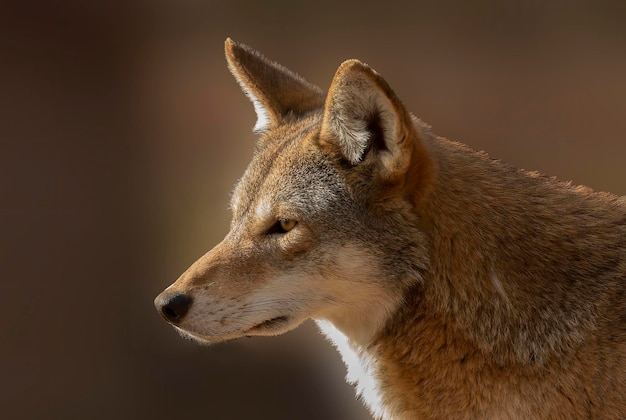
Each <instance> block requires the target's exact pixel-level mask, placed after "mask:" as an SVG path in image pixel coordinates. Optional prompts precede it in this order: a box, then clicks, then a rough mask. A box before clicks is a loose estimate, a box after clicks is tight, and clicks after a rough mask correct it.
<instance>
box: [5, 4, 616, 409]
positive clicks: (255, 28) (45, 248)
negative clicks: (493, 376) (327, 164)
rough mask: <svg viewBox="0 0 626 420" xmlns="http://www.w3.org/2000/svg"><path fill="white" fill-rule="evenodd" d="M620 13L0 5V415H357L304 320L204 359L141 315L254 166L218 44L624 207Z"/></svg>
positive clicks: (225, 218)
mask: <svg viewBox="0 0 626 420" xmlns="http://www.w3.org/2000/svg"><path fill="white" fill-rule="evenodd" d="M624 4H626V3H624V2H621V1H593V2H592V1H588V2H583V1H573V2H561V1H538V0H530V1H524V2H522V1H510V2H496V1H475V2H466V1H462V0H458V1H448V2H445V1H444V2H437V3H436V5H434V4H430V3H425V2H421V1H412V2H404V3H402V2H386V3H385V4H384V5H383V2H380V1H379V2H364V1H360V2H355V3H353V4H351V5H348V4H345V3H342V2H338V1H318V2H301V1H278V0H273V1H265V2H252V1H243V0H240V1H228V2H226V1H201V0H194V1H192V0H186V1H166V0H157V1H148V0H146V1H140V0H132V1H122V0H119V1H106V2H105V1H101V2H96V1H93V2H92V1H78V0H76V1H56V2H53V1H50V2H44V1H39V2H26V1H23V2H14V3H7V2H3V3H2V5H1V6H0V19H1V22H0V28H1V29H0V31H2V33H0V54H1V55H0V107H1V109H0V111H1V112H0V141H1V153H0V168H1V174H2V176H1V177H0V194H1V195H0V200H1V201H0V216H1V219H0V220H1V221H2V222H1V223H2V231H1V238H2V241H1V242H0V244H1V247H2V248H1V250H0V261H1V270H2V273H1V276H0V282H1V283H0V287H1V289H0V290H2V293H1V295H0V296H2V300H3V302H2V304H0V315H1V317H0V372H2V374H1V376H2V381H0V412H1V413H2V417H4V418H13V419H31V418H32V419H37V418H51V419H69V418H90V419H108V418H115V419H127V418H128V419H133V418H152V419H170V418H174V417H176V418H190V417H191V416H193V418H215V419H338V420H339V419H363V418H368V417H367V414H366V412H365V411H364V410H363V408H362V407H361V404H360V403H359V402H358V401H355V399H354V394H353V390H352V389H351V387H349V386H348V385H346V384H344V381H343V376H344V372H345V370H344V367H343V364H342V362H341V360H340V358H339V356H338V354H336V352H335V350H334V349H333V348H332V347H331V346H330V345H329V344H328V343H326V342H325V341H324V339H323V338H322V337H321V336H320V335H319V334H317V332H316V331H315V328H314V327H313V325H311V324H310V323H309V324H308V325H305V326H304V327H302V328H300V329H299V330H297V331H294V332H292V333H289V334H286V335H284V336H281V337H278V338H274V339H263V338H259V339H256V338H255V339H243V340H239V341H235V342H232V343H226V344H222V345H215V346H212V347H209V348H207V347H201V346H198V345H196V344H194V343H191V342H189V341H185V340H183V339H181V338H180V337H179V336H178V335H177V334H176V333H175V332H174V331H173V330H172V329H171V328H170V327H169V326H167V325H166V324H165V323H164V322H163V321H161V320H160V318H159V316H158V315H157V313H156V312H155V310H154V308H153V306H152V300H153V298H154V296H155V295H156V294H157V293H158V292H159V291H161V290H162V289H163V288H164V287H165V286H167V285H168V284H169V283H171V282H172V281H174V280H175V279H176V278H177V276H178V275H179V274H180V273H181V272H182V271H183V270H184V269H186V267H187V266H188V265H189V264H191V263H192V262H193V261H194V260H195V259H196V258H197V257H199V256H200V255H202V254H203V253H204V252H205V251H207V250H208V249H210V248H211V247H212V246H213V245H214V244H216V243H217V242H218V241H219V240H220V239H221V238H222V237H223V235H224V234H225V233H226V232H227V229H228V222H229V218H230V216H229V213H228V211H227V207H226V205H227V200H228V194H229V192H230V189H231V186H232V185H233V183H234V181H235V180H236V179H237V177H238V176H240V175H241V173H242V172H243V170H244V168H245V166H246V164H247V162H248V161H249V159H250V157H251V154H252V145H253V142H254V136H253V135H252V133H251V129H252V126H253V125H254V122H255V117H254V112H253V108H252V106H251V104H249V103H248V100H247V99H246V98H245V96H244V95H243V94H242V93H241V92H240V91H239V88H238V86H237V85H236V83H235V81H234V80H233V79H232V77H231V76H230V74H229V73H228V71H227V69H226V65H225V61H224V59H223V42H224V39H225V38H226V37H227V36H230V37H232V38H233V39H235V40H237V41H241V42H245V43H248V44H250V45H252V46H253V47H255V48H257V49H259V50H260V51H262V52H264V53H265V54H266V55H267V56H269V57H271V58H273V59H275V60H277V61H279V62H281V63H282V64H284V65H286V66H288V67H290V68H291V69H293V70H295V71H297V72H299V73H301V74H302V75H304V76H305V77H306V78H307V79H308V80H309V81H311V82H313V83H316V84H318V85H320V86H322V87H324V88H326V87H327V86H328V84H329V83H330V80H331V78H332V75H333V74H334V71H335V69H336V68H337V66H338V65H339V63H340V62H341V61H343V60H344V59H347V58H360V59H362V60H364V61H366V62H367V63H369V64H370V65H372V66H373V67H374V68H375V69H377V70H378V71H379V72H380V73H382V74H383V75H384V76H385V78H386V79H387V80H388V81H389V83H390V84H391V85H392V87H393V88H394V90H395V91H396V92H397V93H398V94H399V96H400V97H401V98H402V99H403V100H404V102H405V104H406V105H407V107H408V108H409V109H410V110H411V111H412V112H414V113H415V114H417V115H418V116H420V117H421V118H422V119H423V120H424V121H426V122H428V123H430V124H431V125H432V126H433V130H434V131H435V132H436V133H438V134H440V135H443V136H446V137H448V138H451V139H455V140H459V141H462V142H464V143H467V144H469V145H470V146H471V147H473V148H475V149H484V150H486V151H488V152H489V153H490V154H491V155H492V156H494V157H497V158H501V159H504V160H506V161H508V162H510V163H513V164H515V165H517V166H521V167H524V168H527V169H537V170H540V171H542V172H545V173H548V174H552V175H557V176H559V177H560V178H563V179H568V180H573V181H574V182H576V183H583V184H587V185H589V186H592V187H594V188H596V189H600V190H608V191H612V192H614V193H617V194H622V195H623V194H626V158H625V156H626V141H625V140H626V134H625V133H626V7H625V6H624Z"/></svg>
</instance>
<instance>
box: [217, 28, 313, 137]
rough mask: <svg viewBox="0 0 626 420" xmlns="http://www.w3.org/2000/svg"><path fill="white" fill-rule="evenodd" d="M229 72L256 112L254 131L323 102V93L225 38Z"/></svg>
mask: <svg viewBox="0 0 626 420" xmlns="http://www.w3.org/2000/svg"><path fill="white" fill-rule="evenodd" d="M225 50H226V61H227V62H228V68H229V69H230V72H231V73H232V74H233V76H235V79H237V82H239V85H240V86H241V88H242V89H243V91H244V92H245V94H246V95H247V96H248V97H249V98H250V100H251V101H252V104H253V105H254V110H255V111H256V114H257V122H256V125H255V126H254V132H255V133H259V134H261V133H264V132H267V131H268V130H269V129H271V128H274V127H277V126H279V125H280V124H281V123H282V122H283V121H284V120H285V119H288V118H293V117H298V116H301V115H304V114H306V113H308V112H311V111H313V110H316V109H319V108H321V107H322V106H323V105H324V96H325V95H324V92H323V91H322V89H320V88H318V87H317V86H315V85H313V84H311V83H309V82H307V81H306V80H304V79H303V78H302V77H300V76H298V75H297V74H295V73H294V72H292V71H290V70H288V69H286V68H285V67H283V66H281V65H280V64H278V63H274V62H272V61H270V60H268V59H266V58H265V57H263V56H262V55H261V54H260V53H258V52H257V51H254V50H253V49H252V48H250V47H248V46H246V45H243V44H238V43H236V42H234V41H233V40H231V39H230V38H228V39H226V44H225Z"/></svg>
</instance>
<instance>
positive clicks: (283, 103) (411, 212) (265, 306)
mask: <svg viewBox="0 0 626 420" xmlns="http://www.w3.org/2000/svg"><path fill="white" fill-rule="evenodd" d="M226 58H227V61H228V66H229V68H230V71H231V72H232V74H233V75H234V76H235V78H236V79H237V81H238V82H239V84H240V86H241V88H242V89H243V91H244V92H245V93H246V95H247V96H248V97H249V98H250V99H251V101H252V103H253V105H254V108H255V110H256V114H257V118H258V119H257V122H256V125H255V127H254V131H255V132H256V133H257V134H259V136H260V138H259V139H258V141H257V146H256V151H255V154H254V157H253V159H252V162H251V163H250V165H249V167H248V168H247V170H246V172H245V173H244V175H243V177H242V178H241V179H240V180H239V182H238V183H237V185H236V186H235V189H234V192H233V194H232V198H231V209H232V214H233V219H232V223H231V228H230V232H229V233H228V234H227V235H226V237H225V238H224V240H223V241H222V242H221V243H219V244H218V245H217V246H215V248H213V249H212V250H211V251H209V252H208V253H207V254H206V255H204V256H203V257H201V258H200V259H199V260H198V261H197V262H195V263H194V264H193V265H192V266H191V267H190V268H189V269H188V270H187V271H186V272H185V273H183V275H182V276H181V277H180V278H179V279H178V280H177V281H176V282H175V283H174V284H172V285H171V286H170V287H168V288H167V289H166V290H165V291H164V292H162V293H161V294H160V295H159V296H158V297H157V298H156V300H155V304H156V306H157V309H158V311H159V312H160V313H161V314H162V315H163V316H164V318H165V319H166V320H167V321H168V322H170V323H171V324H172V325H174V326H175V327H176V328H177V329H178V330H179V331H181V332H182V333H183V334H185V335H188V336H190V337H193V338H195V339H197V340H199V341H206V342H216V341H223V340H228V339H233V338H237V337H242V336H254V335H276V334H281V333H284V332H286V331H288V330H290V329H293V328H295V327H296V326H298V325H300V324H301V323H302V322H303V321H304V320H306V319H308V318H313V319H316V320H325V321H329V322H331V323H332V324H334V326H335V327H336V328H338V329H339V330H341V331H342V332H344V333H345V334H346V335H348V336H349V337H350V338H351V339H352V340H355V341H357V342H363V343H366V342H368V340H371V339H372V338H373V337H374V336H375V335H376V334H377V332H378V331H380V330H381V328H383V327H384V324H385V321H386V320H387V319H388V317H389V316H390V315H391V314H392V313H393V312H394V311H395V310H396V308H397V307H398V305H399V304H400V303H401V300H402V296H403V295H404V293H405V291H406V290H407V289H408V288H413V287H416V288H419V287H420V286H421V283H422V274H421V273H422V272H423V271H424V270H425V267H426V265H427V263H428V259H427V247H428V244H427V243H426V239H425V236H424V235H423V234H422V233H421V232H420V231H419V230H418V228H417V226H420V220H418V216H416V212H415V207H416V206H419V202H420V200H422V199H423V197H424V196H425V195H426V194H427V192H428V185H429V181H430V178H431V177H432V172H433V164H432V162H431V160H430V158H429V155H428V153H427V150H426V147H425V144H424V141H423V137H424V136H426V135H428V133H427V130H426V128H425V127H424V126H423V125H422V124H421V123H420V122H419V121H418V120H417V119H415V118H414V117H412V116H411V115H410V114H409V113H408V112H407V111H406V110H405V108H404V106H403V105H402V103H401V102H400V100H399V99H398V98H397V97H396V95H395V94H394V92H393V91H392V90H391V89H390V87H389V86H388V85H387V83H386V82H385V81H384V80H383V79H382V77H381V76H380V75H378V73H376V72H375V71H374V70H372V69H371V68H370V67H368V66H367V65H365V64H363V63H361V62H359V61H357V60H349V61H346V62H344V63H343V64H341V66H340V67H339V69H338V70H337V72H336V74H335V76H334V78H333V81H332V83H331V86H330V89H329V91H328V94H327V95H325V94H324V92H323V91H322V90H321V89H320V88H318V87H316V86H314V85H312V84H310V83H308V82H306V81H305V80H304V79H302V78H301V77H300V76H298V75H296V74H295V73H293V72H291V71H289V70H287V69H286V68H284V67H282V66H280V65H278V64H276V63H274V62H271V61H269V60H267V59H266V58H264V57H263V56H261V55H260V54H259V53H258V52H256V51H253V50H252V49H250V48H248V47H246V46H244V45H240V44H236V43H235V42H233V41H231V40H230V39H228V40H226Z"/></svg>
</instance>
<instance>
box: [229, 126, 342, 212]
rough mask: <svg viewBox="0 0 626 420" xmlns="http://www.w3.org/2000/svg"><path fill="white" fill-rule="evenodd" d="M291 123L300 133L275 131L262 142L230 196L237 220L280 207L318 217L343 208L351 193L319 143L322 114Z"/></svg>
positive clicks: (263, 138) (296, 131) (266, 135)
mask: <svg viewBox="0 0 626 420" xmlns="http://www.w3.org/2000/svg"><path fill="white" fill-rule="evenodd" d="M293 125H297V126H298V127H297V128H298V130H290V131H287V130H282V129H281V130H274V131H270V132H269V133H267V134H265V135H264V136H263V137H262V138H261V139H259V143H258V145H257V150H256V152H255V155H254V157H253V159H252V161H251V162H250V164H249V166H248V168H247V169H246V171H245V172H244V174H243V176H242V177H241V178H240V179H239V181H237V183H236V184H235V187H234V189H233V192H232V194H231V202H230V207H231V209H232V211H233V213H234V216H235V217H240V216H243V215H244V214H246V213H248V212H250V211H251V210H256V209H258V207H259V206H263V207H265V208H266V210H267V211H270V212H276V211H279V210H281V209H282V210H284V211H288V212H295V213H299V212H303V213H306V214H307V216H309V217H311V216H313V217H314V216H315V215H316V214H317V215H319V214H320V213H322V212H328V211H330V210H332V209H333V208H334V207H338V206H339V202H340V201H341V202H343V203H344V205H345V201H346V198H347V197H348V196H350V191H349V188H348V185H347V184H346V182H345V180H344V179H343V177H342V176H341V173H340V172H341V169H340V168H339V167H338V166H339V165H338V164H337V162H335V160H334V159H333V157H332V156H330V155H328V154H327V153H325V152H324V151H323V150H322V149H321V148H320V147H319V145H318V137H319V131H320V118H319V116H318V115H314V116H311V117H310V118H308V119H307V121H299V122H298V123H294V124H293ZM294 131H295V132H294ZM278 207H281V208H280V209H279V208H278ZM274 216H277V217H280V216H281V215H279V214H276V215H274ZM287 216H288V215H282V217H287Z"/></svg>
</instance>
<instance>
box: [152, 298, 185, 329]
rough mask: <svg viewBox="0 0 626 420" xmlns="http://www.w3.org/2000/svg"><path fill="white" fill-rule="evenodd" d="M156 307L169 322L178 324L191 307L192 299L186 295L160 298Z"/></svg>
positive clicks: (156, 302) (155, 303)
mask: <svg viewBox="0 0 626 420" xmlns="http://www.w3.org/2000/svg"><path fill="white" fill-rule="evenodd" d="M154 305H155V306H156V308H157V310H158V311H159V312H160V313H161V316H163V318H165V320H166V321H167V322H171V323H172V324H178V323H179V322H180V321H181V320H182V319H183V318H184V317H185V314H186V313H187V311H188V310H189V307H190V306H191V298H190V297H189V296H187V295H185V294H182V293H181V294H175V295H167V296H163V297H161V296H158V297H157V298H156V300H155V301H154Z"/></svg>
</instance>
